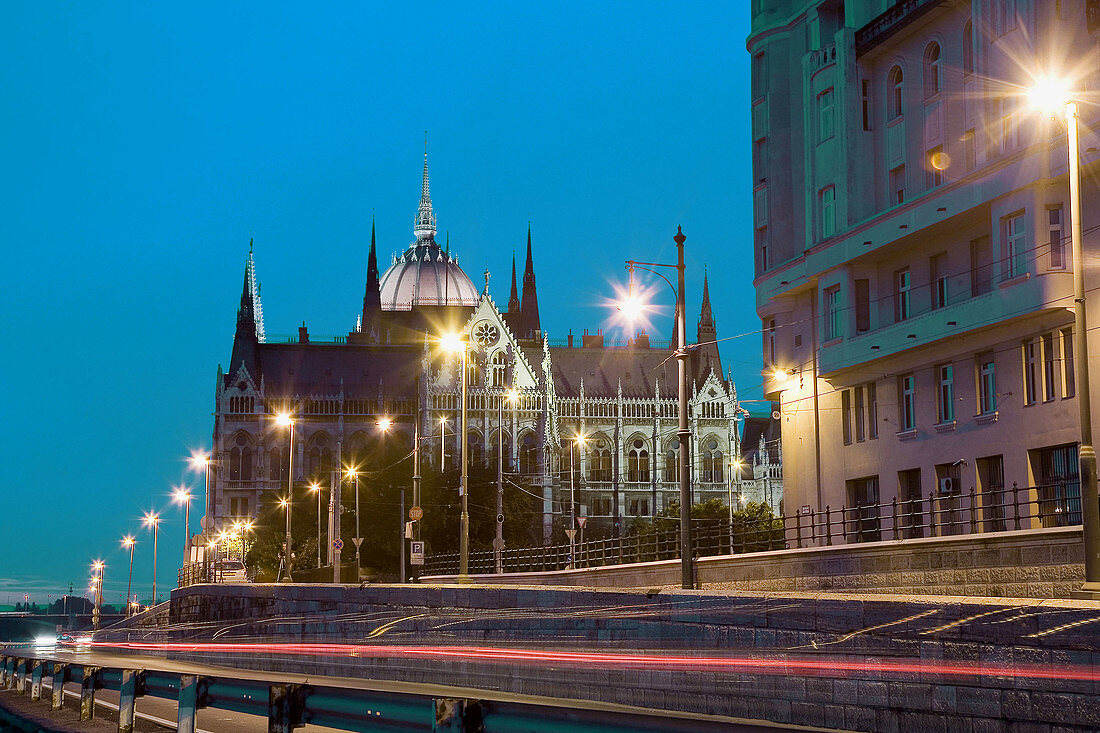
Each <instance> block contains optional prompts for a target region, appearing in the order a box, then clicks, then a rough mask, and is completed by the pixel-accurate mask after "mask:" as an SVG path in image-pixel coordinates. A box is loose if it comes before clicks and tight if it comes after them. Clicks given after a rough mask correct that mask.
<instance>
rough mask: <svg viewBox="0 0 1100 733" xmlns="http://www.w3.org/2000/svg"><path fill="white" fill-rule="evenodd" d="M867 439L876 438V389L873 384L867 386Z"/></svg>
mask: <svg viewBox="0 0 1100 733" xmlns="http://www.w3.org/2000/svg"><path fill="white" fill-rule="evenodd" d="M867 437H868V438H877V437H878V388H877V386H876V383H875V382H871V383H869V384H868V385H867Z"/></svg>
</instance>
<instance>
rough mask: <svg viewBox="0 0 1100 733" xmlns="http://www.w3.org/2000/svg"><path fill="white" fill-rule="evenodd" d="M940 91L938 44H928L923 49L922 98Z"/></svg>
mask: <svg viewBox="0 0 1100 733" xmlns="http://www.w3.org/2000/svg"><path fill="white" fill-rule="evenodd" d="M939 93H940V45H939V44H938V43H930V44H928V48H927V49H925V51H924V98H925V99H928V98H929V97H933V96H935V95H937V94H939Z"/></svg>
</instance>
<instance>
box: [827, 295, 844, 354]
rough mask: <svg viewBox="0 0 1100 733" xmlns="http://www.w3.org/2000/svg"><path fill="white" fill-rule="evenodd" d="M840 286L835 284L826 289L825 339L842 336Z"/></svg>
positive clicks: (829, 339) (830, 339)
mask: <svg viewBox="0 0 1100 733" xmlns="http://www.w3.org/2000/svg"><path fill="white" fill-rule="evenodd" d="M840 318H841V307H840V286H839V285H834V286H833V287H831V288H829V289H828V290H826V291H825V340H826V341H832V340H833V339H838V338H840V335H841V332H840Z"/></svg>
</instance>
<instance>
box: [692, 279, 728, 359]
mask: <svg viewBox="0 0 1100 733" xmlns="http://www.w3.org/2000/svg"><path fill="white" fill-rule="evenodd" d="M695 343H697V344H699V347H698V348H697V349H696V350H695V351H696V353H697V356H696V357H695V358H696V360H697V361H696V375H697V376H698V377H699V378H700V380H702V379H706V376H707V373H708V372H714V374H715V375H716V376H717V377H718V378H719V379H721V377H722V356H721V354H719V353H718V326H717V324H715V322H714V311H713V310H712V309H711V306H710V284H709V282H708V280H707V270H706V268H705V267H704V268H703V304H702V306H701V307H700V309H699V327H698V330H697V331H696V339H695Z"/></svg>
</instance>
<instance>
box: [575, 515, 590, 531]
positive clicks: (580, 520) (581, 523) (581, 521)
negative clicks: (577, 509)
mask: <svg viewBox="0 0 1100 733" xmlns="http://www.w3.org/2000/svg"><path fill="white" fill-rule="evenodd" d="M587 521H588V517H577V525H578V526H579V527H580V528H581V529H584V523H585V522H587Z"/></svg>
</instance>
